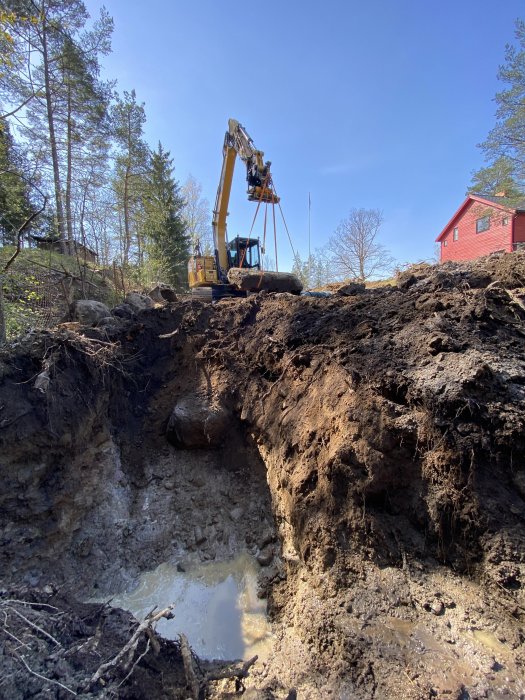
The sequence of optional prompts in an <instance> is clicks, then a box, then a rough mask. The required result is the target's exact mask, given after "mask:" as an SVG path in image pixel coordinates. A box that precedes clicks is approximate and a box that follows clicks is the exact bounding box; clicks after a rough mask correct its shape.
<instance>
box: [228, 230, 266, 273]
mask: <svg viewBox="0 0 525 700" xmlns="http://www.w3.org/2000/svg"><path fill="white" fill-rule="evenodd" d="M227 248H228V265H229V267H230V268H231V267H242V268H247V269H248V270H260V269H261V254H260V247H259V239H258V238H245V237H243V236H237V237H236V238H234V239H233V241H230V242H229V243H228V246H227Z"/></svg>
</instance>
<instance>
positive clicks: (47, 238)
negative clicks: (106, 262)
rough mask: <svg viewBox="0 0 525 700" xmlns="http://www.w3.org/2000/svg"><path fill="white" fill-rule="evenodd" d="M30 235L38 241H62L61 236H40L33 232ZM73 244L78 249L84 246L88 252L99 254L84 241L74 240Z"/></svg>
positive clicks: (56, 242) (57, 242)
mask: <svg viewBox="0 0 525 700" xmlns="http://www.w3.org/2000/svg"><path fill="white" fill-rule="evenodd" d="M30 237H31V238H32V239H33V240H34V241H36V242H37V243H49V244H57V245H58V244H59V243H60V238H58V236H38V235H36V234H34V233H32V234H31V236H30ZM73 244H74V246H75V248H76V249H77V250H78V249H79V248H84V250H87V252H88V253H91V254H92V255H95V256H97V252H96V251H95V250H92V249H91V248H89V247H88V246H87V245H84V243H80V241H73Z"/></svg>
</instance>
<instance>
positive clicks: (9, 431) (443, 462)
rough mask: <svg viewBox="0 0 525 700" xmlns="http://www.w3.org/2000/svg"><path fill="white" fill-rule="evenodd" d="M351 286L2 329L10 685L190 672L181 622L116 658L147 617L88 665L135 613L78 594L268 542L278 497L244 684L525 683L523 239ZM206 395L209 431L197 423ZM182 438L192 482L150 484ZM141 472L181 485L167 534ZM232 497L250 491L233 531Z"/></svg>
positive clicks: (3, 652)
mask: <svg viewBox="0 0 525 700" xmlns="http://www.w3.org/2000/svg"><path fill="white" fill-rule="evenodd" d="M352 292H353V295H352V296H343V295H335V296H332V297H330V298H309V297H293V296H290V295H280V294H278V295H270V294H264V293H263V294H260V295H258V296H253V297H250V298H248V299H245V300H238V299H232V300H224V301H222V302H220V303H219V304H217V305H213V306H212V305H210V304H205V303H202V302H197V301H182V302H177V303H175V304H172V305H169V306H165V307H163V308H159V309H153V310H149V311H144V312H142V313H140V314H139V315H137V317H136V318H134V319H132V320H130V321H126V322H121V321H118V322H117V321H115V324H114V325H111V324H109V325H108V324H106V325H105V326H104V328H103V329H100V328H99V329H97V328H89V329H87V328H80V327H79V326H78V325H77V324H66V325H64V326H62V327H60V328H59V329H58V330H57V331H56V332H55V331H54V332H48V333H41V334H38V335H37V334H34V335H32V336H30V337H28V338H27V339H25V340H24V341H23V342H20V343H19V344H17V345H16V346H14V347H10V348H9V349H8V350H6V351H4V352H3V354H2V355H1V357H0V392H1V393H0V450H1V455H2V466H1V472H0V484H1V490H0V494H1V495H0V507H1V511H0V540H1V542H2V552H1V554H0V557H1V559H0V564H1V572H2V578H3V585H4V589H5V590H3V591H2V598H1V599H0V612H2V613H3V615H2V616H0V659H1V660H2V668H3V671H2V674H1V675H0V697H5V698H15V697H20V698H22V697H42V698H43V697H66V696H67V697H69V696H70V695H71V694H72V693H71V691H74V692H76V693H79V694H80V696H81V697H91V696H93V695H98V696H107V697H125V698H135V697H137V698H138V697H159V698H160V697H188V696H189V691H187V690H186V689H185V684H186V676H185V674H184V670H183V668H182V664H181V657H180V648H179V646H178V644H177V643H175V642H170V643H168V642H165V641H162V642H161V645H162V646H161V649H160V651H158V653H157V654H154V652H153V651H149V652H148V654H146V655H144V656H143V657H142V658H141V659H140V661H139V662H138V663H137V664H136V666H135V667H134V668H133V673H131V675H130V676H129V678H127V679H126V676H127V675H128V673H129V670H130V668H131V667H132V664H133V663H134V662H135V661H137V659H138V658H139V656H140V655H141V654H142V652H143V651H144V649H145V644H146V641H145V638H144V640H141V643H140V644H139V646H138V648H137V650H136V653H135V657H134V659H131V660H130V664H128V665H127V666H125V667H123V668H121V669H116V670H115V671H114V672H111V673H109V674H108V675H107V676H106V677H105V679H104V684H101V683H97V684H96V685H95V686H92V685H91V686H90V684H89V682H88V681H89V678H90V677H91V676H92V674H93V673H94V672H95V671H96V669H97V668H98V666H100V664H101V663H103V662H104V661H107V660H108V659H110V658H111V657H112V656H114V655H115V654H116V653H117V652H118V650H119V649H120V648H122V646H124V644H125V643H126V640H127V639H129V637H130V635H131V633H132V626H133V624H135V625H136V623H133V620H132V618H131V617H130V616H129V615H126V614H124V613H122V612H119V611H113V610H112V609H111V608H108V607H107V606H100V605H98V606H96V605H90V606H86V605H80V604H78V603H75V602H74V599H73V596H74V594H75V593H76V594H77V595H80V596H84V597H85V596H86V595H87V594H88V593H89V592H93V590H94V587H95V584H96V582H99V584H98V585H99V586H100V590H101V591H102V592H104V593H105V592H111V590H112V589H113V588H116V587H118V585H119V584H121V583H122V581H125V580H126V576H128V577H130V578H133V577H134V576H135V575H136V573H137V572H138V571H139V570H141V569H145V568H152V565H155V564H156V563H159V562H160V561H162V560H166V559H169V558H170V557H172V556H174V555H176V556H180V555H181V553H184V552H190V553H192V552H193V553H194V554H195V555H198V556H200V558H201V559H202V560H206V559H207V558H214V557H215V556H217V557H221V556H223V555H224V553H225V551H226V550H225V549H221V546H222V545H221V542H223V540H224V535H225V533H226V534H227V535H228V537H230V536H231V537H234V536H238V537H239V538H240V540H242V541H243V542H245V543H247V544H248V545H250V546H251V544H253V547H254V548H255V547H256V545H257V543H258V545H259V546H260V547H263V546H264V545H265V543H267V542H268V541H270V540H271V539H272V535H271V533H270V535H269V536H268V535H267V534H265V532H267V530H268V528H270V529H271V527H272V525H271V523H268V522H263V524H262V525H261V526H260V528H259V529H258V525H257V523H258V522H259V521H265V517H267V514H268V513H269V512H270V510H271V514H273V520H274V527H275V528H276V531H277V533H278V536H279V541H280V546H281V554H280V555H279V556H277V555H276V559H275V561H274V564H273V565H272V567H270V573H268V572H266V580H265V583H264V585H263V586H262V588H263V590H262V592H261V594H264V595H267V596H268V600H269V610H270V614H271V617H272V620H273V622H274V629H275V649H274V653H273V656H272V657H271V658H270V659H269V661H268V662H267V663H266V664H263V665H262V667H261V668H258V667H257V666H254V667H253V668H252V669H251V671H250V677H249V679H247V680H246V685H247V687H248V690H247V691H246V694H245V697H261V698H263V697H267V698H272V697H274V698H282V699H284V698H285V697H287V696H288V693H289V692H290V689H291V688H296V689H297V693H298V697H299V698H312V699H314V698H358V699H361V698H362V699H364V698H372V697H375V698H386V697H392V698H409V699H411V698H413V699H416V698H429V697H443V698H445V697H446V698H457V699H458V700H459V699H460V698H461V699H463V700H466V698H500V697H501V698H504V697H505V698H521V697H525V684H524V681H523V677H524V663H525V647H524V640H525V634H524V629H523V620H524V614H525V592H524V590H525V589H524V586H525V548H524V542H525V537H524V534H525V531H524V521H525V465H524V460H523V456H524V447H525V432H524V420H525V414H524V411H523V408H524V402H525V356H524V354H523V347H524V339H525V306H524V300H525V255H522V254H519V253H516V254H512V255H505V256H499V257H497V256H493V257H490V258H485V259H482V260H480V261H478V262H476V263H474V264H463V265H459V264H446V265H442V266H439V267H430V266H419V267H417V268H413V269H411V270H409V271H407V272H406V273H404V274H402V275H401V276H400V278H399V280H398V286H396V287H383V288H377V289H371V290H366V291H364V292H363V291H361V290H359V289H358V288H357V289H353V290H352ZM42 372H45V374H42ZM37 379H38V381H37ZM35 383H36V387H35ZM37 387H40V388H37ZM195 396H197V397H198V402H200V404H199V405H200V407H201V409H202V411H201V413H202V415H204V416H205V418H204V419H203V426H202V431H201V432H202V436H203V441H202V444H201V445H195V444H191V447H192V448H193V449H192V450H190V449H187V448H188V447H189V446H190V445H189V444H187V443H186V444H185V437H184V434H181V431H180V430H179V431H172V433H171V434H170V436H169V437H170V438H171V443H172V444H171V445H168V442H167V440H166V428H167V424H168V419H169V417H170V414H171V412H172V409H173V407H174V406H175V405H177V404H178V403H179V404H181V402H182V404H184V401H186V402H187V401H188V397H195ZM186 405H187V403H186ZM206 412H208V413H206ZM218 415H219V416H222V418H221V419H220V420H222V421H223V423H222V424H221V423H220V422H219V423H218V425H219V426H220V425H222V430H223V433H224V435H223V437H224V442H225V445H221V444H219V443H220V440H219V441H217V440H215V438H214V440H215V442H217V444H211V443H210V444H206V439H207V438H208V437H210V435H211V433H210V432H209V431H207V428H206V426H207V425H208V422H207V418H206V416H208V417H209V416H211V417H212V418H213V420H215V419H216V418H217V416H218ZM192 430H195V426H193V427H192ZM197 432H198V427H197ZM182 433H184V431H182ZM212 442H213V441H212ZM197 454H198V455H200V457H204V458H205V459H204V462H206V464H207V465H208V467H206V465H204V466H203V462H202V460H201V461H200V462H199V463H197V462H198V460H197V459H196V457H195V455H197ZM152 455H160V456H163V457H164V458H165V465H164V467H163V469H164V471H162V470H161V472H160V473H157V472H155V469H154V467H152V466H151V464H152ZM192 455H193V457H192ZM200 457H199V459H200ZM186 459H188V460H190V461H191V459H194V460H195V470H196V472H198V475H199V479H198V483H197V484H195V483H194V482H195V479H194V481H193V482H192V480H191V477H192V475H191V474H189V475H188V478H187V480H186V481H181V482H177V483H176V484H175V486H173V485H171V486H169V485H166V484H168V483H169V484H172V482H173V479H175V481H176V479H177V478H179V477H180V474H179V472H183V471H184V466H183V463H184V464H186V462H185V461H184V460H186ZM261 460H262V461H261ZM166 465H168V466H166ZM169 465H171V466H169ZM206 468H208V473H209V474H210V483H214V484H215V482H213V479H214V478H215V479H216V478H219V477H217V474H222V472H221V471H220V470H221V469H224V478H225V479H226V481H227V483H228V487H227V488H226V489H225V491H224V494H223V496H221V498H224V499H225V500H224V501H220V502H215V505H213V504H211V503H209V502H208V501H206V500H204V501H199V499H203V498H204V499H205V498H206V496H205V495H204V496H203V495H202V494H203V493H204V494H206V478H204V480H202V479H201V477H202V475H204V477H205V475H206ZM169 469H172V470H173V472H174V474H171V475H170V474H168V473H167V471H166V470H168V471H169ZM199 470H201V471H199ZM217 470H218V471H217ZM243 470H244V471H243ZM247 470H248V471H247ZM250 470H251V471H250ZM212 472H213V473H212ZM192 473H193V472H192ZM227 473H228V474H229V475H230V476H229V477H227ZM261 473H262V476H261ZM178 475H179V476H178ZM180 478H182V477H180ZM220 479H221V480H222V476H220ZM228 479H229V481H228ZM264 479H266V480H267V483H268V486H269V495H268V494H267V493H266V492H265V488H266V486H265V484H264V483H263V482H264ZM252 482H253V484H252V486H251V487H250V488H251V490H250V489H248V488H247V486H246V485H247V484H250V483H252ZM221 483H222V481H221ZM148 488H154V489H157V490H155V491H151V495H153V497H154V500H155V499H156V498H157V497H159V498H160V494H161V491H162V493H165V492H166V493H168V494H171V495H169V499H171V500H169V502H168V501H162V500H161V501H158V503H159V504H160V505H159V506H158V507H157V511H156V516H158V517H156V519H155V522H156V523H158V522H160V523H161V525H160V530H161V531H162V532H161V533H160V534H159V533H157V534H155V532H154V528H153V525H152V522H146V521H145V520H143V521H140V522H139V520H140V518H139V515H138V514H139V512H141V513H142V511H143V507H142V506H143V505H144V500H143V499H144V493H145V490H147V489H148ZM173 488H174V489H175V491H174V492H173V493H172V490H170V489H173ZM192 488H195V489H199V491H198V493H199V494H201V495H200V496H196V495H195V494H196V493H197V491H195V492H193V491H191V489H192ZM212 490H213V491H219V490H220V489H218V488H216V487H215V485H214V487H213V489H212ZM175 492H176V494H175V495H173V494H174V493H175ZM148 493H149V492H148ZM189 493H191V494H192V499H193V500H192V501H191V503H192V504H193V506H192V505H191V504H190V502H189V501H185V500H184V499H185V498H186V496H185V495H184V494H189ZM265 493H266V495H265ZM164 498H167V497H166V496H164ZM265 498H267V499H271V506H270V505H268V506H264V508H263V507H262V506H261V509H262V510H261V511H260V512H259V511H257V510H256V509H255V510H254V508H255V506H254V505H253V502H254V501H256V502H257V503H259V505H260V504H261V503H262V502H263V501H264V499H265ZM141 499H142V500H141ZM196 499H197V500H196ZM248 501H250V504H251V505H250V504H249V503H248ZM148 502H149V501H148ZM199 503H206V505H205V506H198V504H199ZM195 504H197V507H195ZM268 504H269V500H268ZM139 506H140V507H139ZM152 507H153V508H155V506H152ZM167 507H170V508H172V509H173V511H172V512H171V513H170V522H166V523H164V526H162V513H165V512H166V508H167ZM179 508H180V509H181V512H183V513H184V514H185V515H184V517H182V518H181V522H178V524H175V525H174V524H173V520H172V515H173V513H176V512H177V511H178V509H179ZM192 508H193V510H192ZM213 508H216V509H217V512H216V516H217V517H215V516H214V517H213V518H208V519H206V517H205V516H204V515H202V513H204V514H206V513H207V512H210V511H211V510H212V509H213ZM225 508H230V511H229V512H230V514H231V513H233V512H234V511H235V509H236V508H237V509H238V508H241V509H242V508H245V509H246V512H247V516H246V521H245V523H244V528H245V529H244V531H242V532H241V533H240V534H239V532H238V531H236V532H237V535H235V534H234V531H233V529H231V528H230V530H229V529H228V528H229V527H230V526H229V525H228V526H226V525H224V524H223V523H222V522H221V521H220V517H219V515H220V513H221V512H224V510H225ZM194 511H198V513H201V516H199V515H198V513H195V512H194ZM115 513H117V515H115ZM141 517H142V516H141ZM192 517H195V518H197V520H198V517H203V518H204V519H203V521H202V523H201V522H200V521H199V528H200V530H199V532H200V531H201V530H202V529H204V530H205V532H206V533H207V537H208V543H209V544H208V545H207V548H206V547H205V548H204V549H202V548H200V546H199V545H196V543H195V542H192V537H191V533H190V531H189V529H188V527H189V526H188V522H189V521H191V519H192ZM233 519H235V518H233ZM230 521H232V518H229V521H228V522H230ZM148 528H149V529H148ZM206 528H207V529H206ZM168 530H171V535H172V537H171V538H167V536H166V531H168ZM86 533H87V534H86ZM221 533H222V534H221ZM221 537H223V539H222V540H221ZM250 538H251V539H250ZM200 539H202V538H200ZM210 543H212V544H210ZM108 571H109V572H110V573H107V572H108ZM104 572H106V573H104ZM122 572H124V573H122ZM100 581H102V583H100ZM21 587H23V588H21ZM13 600H18V601H23V602H22V603H20V602H19V603H13V602H9V601H13ZM44 603H45V605H43V604H44ZM46 606H51V607H46ZM24 611H25V612H24ZM17 613H18V614H17ZM20 614H22V615H24V617H25V618H27V620H25V621H24V619H22V618H21V617H20ZM28 620H29V622H32V623H33V625H36V626H37V627H38V628H40V631H39V630H38V629H36V627H34V626H31V625H30V624H29V622H28ZM42 631H44V632H46V633H47V634H48V635H51V637H53V638H54V641H53V640H51V639H50V638H49V636H46V635H45V634H43V633H42ZM55 642H58V644H56V643H55ZM29 669H31V670H29ZM204 672H205V669H203V674H204ZM35 673H38V674H40V675H39V676H37V675H35ZM42 676H44V677H45V678H47V679H48V680H45V679H43V678H42ZM54 681H59V682H61V683H63V685H66V686H67V687H68V688H69V690H67V689H64V688H62V687H61V686H59V685H57V683H56V682H54ZM15 690H16V692H15ZM202 693H203V694H207V695H208V696H209V697H232V696H233V695H228V693H232V694H234V693H235V689H234V688H233V689H232V688H230V689H229V690H225V689H224V688H223V689H222V690H221V689H218V688H217V687H213V684H206V683H205V682H203V683H202ZM250 694H251V695H250ZM289 697H293V692H292V693H291V695H290V696H289Z"/></svg>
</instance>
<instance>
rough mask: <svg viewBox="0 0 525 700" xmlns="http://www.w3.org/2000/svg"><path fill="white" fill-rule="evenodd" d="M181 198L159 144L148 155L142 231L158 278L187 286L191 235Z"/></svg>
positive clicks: (165, 154)
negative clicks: (149, 156)
mask: <svg viewBox="0 0 525 700" xmlns="http://www.w3.org/2000/svg"><path fill="white" fill-rule="evenodd" d="M183 208H184V199H183V197H182V196H181V193H180V187H179V185H178V183H177V182H176V180H175V179H174V177H173V159H172V158H170V153H169V151H165V150H164V149H163V147H162V144H161V143H159V145H158V148H157V150H156V151H154V152H153V153H152V154H151V165H150V172H149V176H148V182H147V187H146V198H145V224H144V230H145V234H146V237H147V241H148V252H149V256H150V260H151V262H152V263H153V266H154V269H155V271H156V273H157V277H158V281H166V282H169V283H170V284H172V285H173V286H174V287H175V288H179V289H180V288H183V287H186V285H187V278H186V275H187V262H188V257H189V246H190V237H189V236H188V234H187V232H186V224H185V222H184V219H183Z"/></svg>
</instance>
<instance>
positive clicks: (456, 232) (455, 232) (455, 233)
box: [452, 226, 459, 241]
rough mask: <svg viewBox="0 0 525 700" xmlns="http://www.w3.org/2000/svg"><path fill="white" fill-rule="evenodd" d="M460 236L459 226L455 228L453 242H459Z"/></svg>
mask: <svg viewBox="0 0 525 700" xmlns="http://www.w3.org/2000/svg"><path fill="white" fill-rule="evenodd" d="M458 236H459V231H458V227H457V226H454V233H453V234H452V240H453V241H457V240H458Z"/></svg>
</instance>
